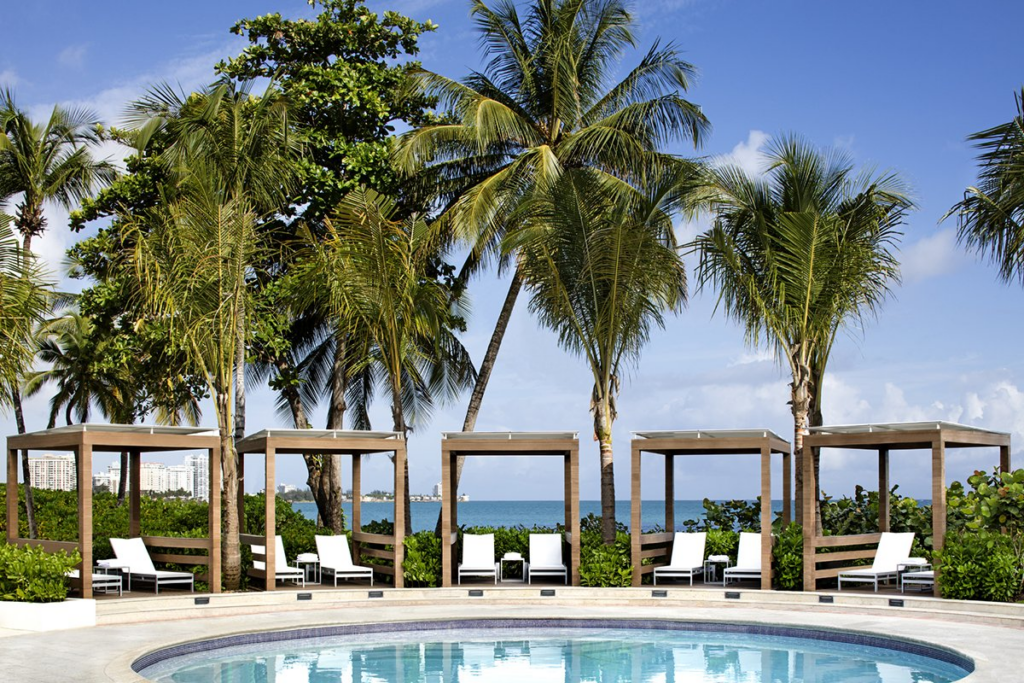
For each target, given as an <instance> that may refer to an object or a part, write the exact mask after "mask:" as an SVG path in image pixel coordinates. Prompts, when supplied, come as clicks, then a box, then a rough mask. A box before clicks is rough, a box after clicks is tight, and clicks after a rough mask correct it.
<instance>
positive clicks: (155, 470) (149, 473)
mask: <svg viewBox="0 0 1024 683" xmlns="http://www.w3.org/2000/svg"><path fill="white" fill-rule="evenodd" d="M139 490H140V491H142V492H143V493H145V492H147V491H149V492H151V493H163V492H164V491H166V490H167V466H166V465H164V464H163V463H162V462H144V463H142V467H140V468H139Z"/></svg>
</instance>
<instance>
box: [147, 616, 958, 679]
mask: <svg viewBox="0 0 1024 683" xmlns="http://www.w3.org/2000/svg"><path fill="white" fill-rule="evenodd" d="M140 673H141V674H142V675H143V676H145V677H146V678H148V679H150V680H152V681H156V682H157V683H210V682H220V683H228V682H231V683H326V682H327V681H331V682H338V683H342V682H343V683H419V682H422V683H449V682H451V683H522V682H524V681H528V682H529V683H582V682H594V683H952V681H957V680H959V679H961V678H963V677H964V676H966V675H967V672H966V671H964V670H963V669H961V668H960V667H957V666H955V665H952V664H948V663H945V662H942V661H939V660H936V659H932V658H929V657H923V656H920V655H914V654H909V653H906V652H899V651H895V650H889V649H885V648H879V647H868V646H861V645H849V644H843V643H831V642H824V641H816V640H810V639H804V638H791V637H779V636H761V635H749V634H725V633H709V632H699V631H698V632H684V631H665V630H653V629H652V630H645V629H593V628H590V629H501V630H497V629H480V630H466V631H460V632H458V634H457V635H456V634H454V633H453V632H452V631H419V632H417V631H412V632H402V633H391V634H373V635H363V636H342V637H334V638H317V639H307V640H298V641H286V642H277V643H267V644H261V645H241V646H233V647H227V648H223V649H218V650H214V651H209V652H203V653H196V654H191V655H183V656H181V657H175V658H172V659H168V660H165V661H163V662H160V663H158V664H155V665H153V666H151V667H148V668H146V669H144V670H143V671H141V672H140Z"/></svg>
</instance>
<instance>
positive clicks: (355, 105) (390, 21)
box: [217, 0, 435, 533]
mask: <svg viewBox="0 0 1024 683" xmlns="http://www.w3.org/2000/svg"><path fill="white" fill-rule="evenodd" d="M309 4H310V5H311V6H313V7H317V6H319V7H320V8H321V11H320V13H319V14H318V15H317V16H316V17H315V18H314V19H312V20H307V19H284V18H282V17H281V15H280V14H267V15H263V16H259V17H256V18H252V19H243V20H241V21H239V22H238V23H237V24H236V25H235V26H234V27H233V28H232V32H233V33H235V34H237V35H242V36H245V37H246V38H247V39H248V40H249V45H248V46H247V47H246V48H245V49H244V50H243V51H242V53H241V54H239V55H238V56H237V57H235V58H233V59H229V60H225V61H224V62H221V63H220V64H219V65H218V67H217V68H218V70H219V71H220V72H221V73H223V74H224V75H226V76H227V77H230V78H232V79H241V80H246V79H252V78H274V79H276V81H277V82H278V83H279V85H280V87H281V89H282V90H283V92H284V93H285V95H286V96H287V97H288V99H289V100H290V101H291V102H292V104H293V116H294V119H295V121H296V122H297V123H298V124H299V131H298V135H300V136H301V138H302V141H303V143H304V146H305V150H306V154H305V155H304V156H303V157H302V158H301V159H300V160H298V162H297V171H298V174H299V182H298V189H297V192H296V194H295V196H292V197H288V198H287V200H286V206H284V207H283V209H284V210H283V211H282V213H283V214H286V216H285V220H287V217H290V216H293V215H296V214H298V215H300V216H301V218H302V219H303V222H304V223H305V224H306V225H308V226H310V227H311V229H312V230H313V233H315V234H319V233H320V232H321V230H322V225H321V222H322V219H323V217H324V216H326V215H328V214H329V213H330V212H332V211H333V210H334V208H335V206H336V205H337V204H338V202H339V201H340V200H341V198H342V197H343V196H344V195H345V194H346V193H347V192H349V191H350V190H352V189H354V188H356V187H358V186H361V185H362V186H367V187H370V188H373V189H376V190H378V191H381V192H385V193H389V194H393V193H396V192H397V191H398V189H399V186H398V184H397V179H396V173H395V172H394V170H393V169H392V165H391V159H390V156H391V144H390V139H389V138H390V135H391V134H392V133H393V131H394V125H395V124H396V123H397V122H404V123H406V124H418V123H422V122H424V121H426V120H428V119H427V115H426V113H425V111H426V108H427V107H429V106H431V105H432V104H433V103H432V101H431V100H430V98H428V97H425V96H424V95H422V94H418V93H415V92H413V91H411V90H410V89H409V88H407V87H405V82H406V81H407V79H408V76H407V73H406V67H405V66H404V65H402V64H401V63H399V60H402V59H403V58H406V57H407V56H412V55H415V54H416V52H417V51H418V47H417V41H418V38H419V36H420V35H421V34H422V33H423V32H424V31H432V30H434V28H435V27H434V26H433V24H431V23H430V22H426V23H419V22H416V21H413V20H412V19H408V18H406V17H403V16H401V15H400V14H398V13H396V12H384V13H383V15H377V14H376V13H374V12H371V11H370V10H368V9H367V8H366V6H365V5H364V4H363V3H361V2H355V1H353V0H322V1H319V2H318V1H317V0H312V1H311V2H310V3H309ZM280 234H281V236H282V237H287V236H289V235H292V234H293V233H292V231H291V227H290V226H288V227H285V229H283V230H281V231H280ZM289 267H290V265H289V264H288V263H287V262H283V263H280V264H279V266H278V268H277V269H276V273H275V280H274V281H270V282H265V283H263V285H262V286H261V289H260V294H261V297H260V301H259V303H258V305H259V306H260V315H259V317H258V320H257V321H256V326H255V329H254V340H253V344H252V346H251V349H250V354H251V355H250V360H251V361H252V362H253V368H252V370H253V372H254V376H255V377H256V378H257V379H259V380H269V381H270V385H271V387H272V388H273V389H274V390H275V391H277V392H278V406H279V408H280V410H281V413H282V414H283V415H287V416H288V417H289V418H290V420H291V422H292V424H293V425H294V426H295V427H296V428H300V429H304V428H307V427H309V426H310V423H309V414H310V412H311V411H312V410H313V408H314V407H315V406H316V405H317V404H318V403H319V402H321V401H323V400H325V399H326V400H327V403H328V410H327V423H326V427H327V428H328V429H341V428H342V427H343V426H344V414H345V411H346V409H347V403H346V394H347V393H348V389H349V386H348V375H349V374H350V372H351V371H352V369H353V367H354V365H355V364H356V363H357V362H358V359H355V358H352V357H351V355H352V354H351V352H352V350H353V349H354V348H358V344H354V343H353V342H352V340H349V339H348V338H347V337H346V333H345V332H344V331H343V330H339V329H331V328H330V326H329V325H328V323H327V320H328V318H329V315H328V314H326V313H325V312H324V311H320V310H316V309H302V308H297V307H296V306H295V305H294V292H293V291H290V290H289V287H290V284H289V283H291V282H294V280H292V279H289V278H287V277H286V275H287V272H288V268H289ZM362 396H365V397H366V398H369V396H368V395H362ZM355 421H359V420H358V419H357V420H355ZM304 458H305V461H306V469H307V473H308V478H307V483H308V484H309V486H310V489H311V490H312V491H313V494H314V497H315V499H316V502H317V509H318V511H319V516H320V520H321V522H322V523H323V524H324V525H325V526H327V527H328V528H330V529H332V530H333V531H334V532H335V533H341V532H342V529H343V525H344V522H343V518H342V512H341V465H340V459H339V457H338V456H336V455H331V454H306V455H305V456H304Z"/></svg>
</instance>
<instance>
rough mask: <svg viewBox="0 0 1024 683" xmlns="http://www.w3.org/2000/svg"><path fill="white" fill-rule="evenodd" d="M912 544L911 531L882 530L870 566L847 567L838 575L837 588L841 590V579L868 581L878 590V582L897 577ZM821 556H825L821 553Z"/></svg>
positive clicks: (846, 580)
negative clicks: (895, 532)
mask: <svg viewBox="0 0 1024 683" xmlns="http://www.w3.org/2000/svg"><path fill="white" fill-rule="evenodd" d="M912 545H914V534H913V533H912V532H907V533H900V534H894V533H891V532H888V531H886V532H884V533H883V534H882V538H881V540H880V541H879V542H878V550H877V551H875V561H874V562H872V563H871V567H870V568H867V567H865V568H864V569H848V570H847V571H844V572H843V573H842V574H840V575H839V590H843V581H845V582H847V583H870V584H872V585H874V587H875V592H876V593H877V592H878V582H879V581H886V582H888V581H889V579H895V578H898V577H899V565H900V564H903V563H905V562H906V561H907V558H909V557H910V547H911V546H912ZM822 557H826V556H825V555H822Z"/></svg>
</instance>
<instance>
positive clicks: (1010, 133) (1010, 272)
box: [947, 88, 1024, 284]
mask: <svg viewBox="0 0 1024 683" xmlns="http://www.w3.org/2000/svg"><path fill="white" fill-rule="evenodd" d="M1015 99H1016V101H1017V115H1016V116H1014V117H1013V120H1011V121H1009V122H1008V123H1003V124H1000V125H998V126H995V127H993V128H989V129H987V130H983V131H981V132H978V133H975V134H973V135H971V136H970V137H968V138H967V139H968V140H970V141H972V142H974V144H975V146H976V147H977V148H978V149H979V150H980V154H979V155H978V166H979V177H978V185H977V186H976V187H969V188H967V191H966V192H964V198H963V200H962V201H960V202H959V203H958V204H957V205H956V206H954V207H953V208H952V209H950V211H949V214H947V216H948V215H950V214H956V216H957V220H958V222H959V224H960V229H959V237H960V241H961V242H963V243H965V244H966V245H967V247H968V248H970V249H973V250H975V251H977V252H979V253H980V254H982V255H986V254H989V255H991V256H992V260H993V261H995V262H996V263H997V264H998V265H999V276H1000V277H1001V278H1002V279H1003V280H1005V281H1007V282H1009V281H1011V280H1014V279H1017V280H1020V281H1021V283H1022V284H1024V88H1021V91H1020V93H1019V94H1016V95H1015Z"/></svg>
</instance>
